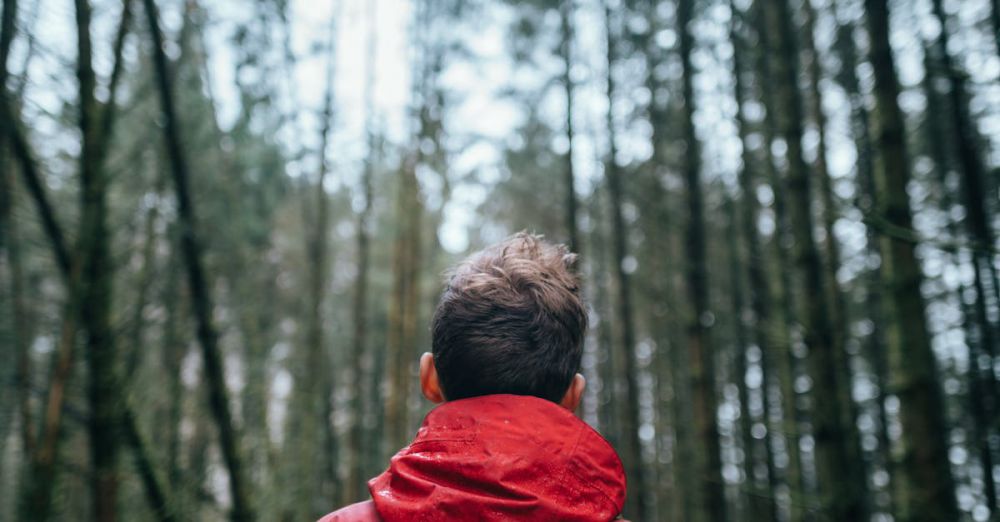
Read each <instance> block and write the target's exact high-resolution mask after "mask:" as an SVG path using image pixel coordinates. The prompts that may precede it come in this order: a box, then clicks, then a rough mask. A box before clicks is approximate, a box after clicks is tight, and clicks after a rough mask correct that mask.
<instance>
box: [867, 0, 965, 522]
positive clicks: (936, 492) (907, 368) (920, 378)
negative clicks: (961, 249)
mask: <svg viewBox="0 0 1000 522" xmlns="http://www.w3.org/2000/svg"><path fill="white" fill-rule="evenodd" d="M865 7H866V8H867V9H866V11H867V23H868V32H869V38H870V41H871V49H870V53H871V63H872V68H873V72H874V77H875V86H874V94H875V108H876V118H875V123H876V126H875V132H874V136H875V143H876V146H877V151H878V160H877V162H876V168H875V172H874V173H875V182H876V186H877V197H876V204H877V207H876V208H877V214H878V218H879V219H880V220H884V221H885V222H887V223H889V224H891V225H892V226H895V227H901V228H902V229H905V230H910V229H911V228H912V211H911V209H910V202H909V199H908V196H907V192H906V185H907V183H908V182H909V178H910V173H909V168H908V165H907V155H906V140H905V135H906V132H905V127H904V122H903V115H902V112H901V111H900V108H899V104H898V102H897V100H898V98H899V84H898V82H897V79H896V71H895V65H894V61H893V57H892V48H891V47H890V45H889V10H888V5H887V1H886V0H865ZM880 250H881V254H882V267H883V272H882V274H883V277H884V284H885V288H886V305H887V313H886V317H887V319H888V323H889V324H888V332H887V341H888V343H887V344H888V349H889V367H890V370H891V372H892V383H891V386H892V391H893V392H894V393H895V394H896V395H897V396H898V397H899V402H900V421H901V423H902V428H903V440H902V441H901V443H902V446H903V458H902V461H901V462H900V464H899V467H898V468H897V469H898V473H897V475H896V476H897V477H898V479H899V480H897V490H898V491H899V496H898V497H897V498H898V506H897V510H898V518H899V519H900V520H904V521H909V520H927V521H931V520H955V519H957V518H958V510H957V507H956V503H955V487H954V482H953V480H952V476H951V469H950V468H949V463H948V444H947V433H948V428H947V425H946V424H945V419H944V412H943V409H942V406H943V401H942V397H941V390H940V389H939V388H938V379H937V361H936V360H935V358H934V352H933V351H932V350H931V342H930V341H931V340H930V335H929V333H928V330H927V318H926V315H925V308H924V299H923V296H922V295H921V293H920V286H921V283H922V281H923V273H922V272H921V269H920V264H919V261H918V260H917V258H916V254H915V252H914V250H915V245H914V244H913V243H911V242H909V241H907V240H905V239H903V238H900V237H897V236H895V235H889V234H883V235H882V237H881V238H880Z"/></svg>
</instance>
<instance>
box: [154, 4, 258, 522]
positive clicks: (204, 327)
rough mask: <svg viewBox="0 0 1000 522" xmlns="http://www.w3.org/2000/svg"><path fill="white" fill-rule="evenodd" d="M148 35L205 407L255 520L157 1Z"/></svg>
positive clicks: (233, 484)
mask: <svg viewBox="0 0 1000 522" xmlns="http://www.w3.org/2000/svg"><path fill="white" fill-rule="evenodd" d="M143 4H144V6H145V10H146V17H147V19H148V23H149V31H150V34H151V36H152V38H153V60H154V65H155V69H156V79H157V87H158V90H159V95H160V104H161V108H162V110H163V113H164V117H165V126H164V134H165V136H164V139H165V140H166V142H167V150H168V156H169V158H170V166H171V174H172V177H173V181H174V187H175V189H176V192H177V206H178V218H179V220H180V239H181V247H182V249H183V255H184V265H185V266H186V268H187V275H188V285H189V287H190V291H191V301H192V308H193V312H194V316H195V320H196V321H197V333H198V341H199V344H200V345H201V349H202V359H203V363H204V367H205V377H206V384H207V385H208V388H209V403H210V406H211V409H212V415H213V416H214V417H215V422H216V424H217V427H218V430H219V444H220V446H221V449H222V456H223V460H224V462H225V465H226V468H227V470H228V472H229V491H230V496H231V500H232V506H233V510H232V514H231V515H232V519H233V520H234V521H236V522H241V521H248V520H252V519H253V514H252V511H251V507H250V497H249V491H248V488H247V482H246V478H245V476H244V472H243V460H242V458H241V455H240V449H239V436H238V434H237V431H236V426H235V425H234V423H233V419H232V414H231V413H230V410H229V408H230V405H229V393H228V391H227V390H226V381H225V376H226V373H225V369H224V368H223V360H222V354H221V351H220V349H219V346H218V334H217V333H216V331H215V326H214V325H213V324H212V309H213V306H212V300H211V296H210V294H209V285H208V282H207V280H206V276H205V273H204V271H203V268H202V260H201V250H200V245H199V244H198V238H197V234H196V217H195V214H194V207H193V202H192V200H191V194H190V189H189V179H190V175H189V171H188V166H187V159H186V158H185V156H184V152H183V150H182V148H181V142H180V132H181V131H180V128H179V122H178V120H177V112H176V109H175V105H174V98H173V91H172V79H171V77H170V73H169V71H168V64H167V57H166V54H165V52H164V47H163V46H164V39H163V32H162V30H161V29H160V24H159V21H158V14H157V10H156V4H155V0H144V1H143Z"/></svg>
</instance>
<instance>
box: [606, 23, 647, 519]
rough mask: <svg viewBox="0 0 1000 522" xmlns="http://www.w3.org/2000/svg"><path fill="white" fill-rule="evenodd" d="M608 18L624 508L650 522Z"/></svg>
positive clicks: (612, 36)
mask: <svg viewBox="0 0 1000 522" xmlns="http://www.w3.org/2000/svg"><path fill="white" fill-rule="evenodd" d="M604 8H605V18H606V23H607V35H606V36H607V69H608V70H607V95H608V113H607V124H608V133H609V136H608V140H609V151H608V159H607V164H606V167H605V170H606V177H607V183H608V191H609V195H610V202H611V219H612V231H611V233H612V235H613V236H614V237H613V238H612V243H613V248H614V255H613V256H612V260H613V262H614V270H613V273H614V276H615V283H616V285H615V286H616V290H617V310H616V318H617V322H618V324H619V329H620V343H621V344H620V349H621V351H622V353H623V356H622V358H623V359H624V368H622V369H623V370H624V372H625V382H626V394H625V412H624V413H625V415H624V418H623V420H624V425H623V427H622V434H623V437H622V441H621V442H622V448H623V451H622V453H621V454H622V462H623V463H624V465H625V472H626V474H627V476H628V478H629V483H630V484H632V487H631V491H632V494H631V495H629V498H628V501H627V503H626V506H625V513H626V516H627V517H629V518H631V519H634V520H636V521H637V522H648V521H649V520H651V518H650V514H651V513H650V506H649V501H648V498H649V487H648V483H647V482H646V471H645V467H644V466H643V462H642V445H641V441H640V439H639V422H640V419H639V375H638V373H639V368H638V364H637V362H636V356H635V327H634V324H633V316H632V288H631V283H630V281H629V275H628V273H627V272H626V271H625V266H624V263H625V260H626V257H627V256H628V250H627V234H628V228H627V227H626V226H625V216H624V214H623V212H622V200H623V198H624V196H623V187H622V180H621V169H620V168H619V166H618V162H617V160H616V158H615V156H616V155H617V153H618V149H617V143H616V136H615V134H616V133H615V130H614V129H615V126H614V119H613V116H612V115H613V114H614V111H613V106H614V98H615V95H616V90H615V80H614V73H613V69H614V66H615V63H616V62H617V60H618V50H617V46H618V44H617V42H616V38H618V35H617V33H616V32H615V31H614V28H613V21H612V20H613V18H612V14H611V8H610V6H609V5H608V4H607V3H605V6H604Z"/></svg>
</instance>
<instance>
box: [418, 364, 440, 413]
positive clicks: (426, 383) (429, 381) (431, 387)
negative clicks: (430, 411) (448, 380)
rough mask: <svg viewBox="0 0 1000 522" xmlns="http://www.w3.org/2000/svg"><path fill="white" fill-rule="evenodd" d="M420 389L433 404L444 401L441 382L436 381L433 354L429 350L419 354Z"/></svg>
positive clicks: (436, 375) (436, 374)
mask: <svg viewBox="0 0 1000 522" xmlns="http://www.w3.org/2000/svg"><path fill="white" fill-rule="evenodd" d="M420 390H421V391H422V392H424V397H427V400H429V401H431V402H433V403H434V404H438V403H441V402H444V393H442V392H441V382H440V381H438V372H437V368H435V367H434V356H433V355H431V353H430V352H424V354H423V355H421V356H420Z"/></svg>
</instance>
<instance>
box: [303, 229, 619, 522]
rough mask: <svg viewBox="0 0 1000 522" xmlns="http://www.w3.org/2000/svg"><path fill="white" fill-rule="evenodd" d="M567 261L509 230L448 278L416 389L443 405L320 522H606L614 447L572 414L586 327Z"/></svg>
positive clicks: (614, 500) (615, 479)
mask: <svg viewBox="0 0 1000 522" xmlns="http://www.w3.org/2000/svg"><path fill="white" fill-rule="evenodd" d="M575 257H576V256H575V255H573V254H570V253H569V252H568V250H567V249H566V248H565V247H563V246H562V245H558V246H555V245H551V244H548V243H546V242H544V241H542V239H541V237H539V236H534V235H529V234H525V233H521V234H517V235H515V236H513V237H511V238H508V239H507V240H506V241H503V242H502V243H500V244H497V245H494V246H492V247H490V248H487V249H485V250H483V251H481V252H478V253H476V254H474V255H472V256H471V257H469V258H468V259H466V260H465V261H463V262H462V263H460V264H459V265H458V266H457V267H456V268H455V269H454V271H453V272H452V274H451V276H450V278H449V280H448V284H447V287H446V288H445V290H444V294H443V295H442V296H441V301H440V302H439V304H438V307H437V310H436V311H435V313H434V319H433V324H432V327H431V333H432V353H425V354H423V356H422V357H421V358H420V387H421V390H422V391H423V394H424V396H425V397H426V398H427V399H428V400H430V401H431V402H434V403H440V406H437V407H436V408H434V409H433V410H432V411H431V412H430V413H428V414H427V417H426V418H425V419H424V422H423V425H422V426H421V427H420V430H419V431H418V432H417V436H416V438H415V439H414V441H413V442H412V443H410V445H409V446H407V447H405V448H403V449H402V450H400V451H399V453H397V454H396V456H394V457H393V458H392V460H391V462H390V464H389V469H388V470H386V471H385V472H384V473H382V474H381V475H379V476H378V477H375V478H374V479H372V480H371V481H369V482H368V489H369V491H370V492H371V495H372V500H369V501H366V502H361V503H358V504H353V505H351V506H348V507H346V508H343V509H341V510H339V511H335V512H333V513H331V514H329V515H327V516H325V517H323V518H322V519H321V520H320V522H372V521H382V522H404V521H437V520H469V521H501V520H523V521H558V520H573V521H583V522H589V521H593V522H606V521H609V520H612V519H614V518H615V517H616V516H617V515H619V513H621V510H622V506H623V504H624V502H625V474H624V471H623V469H622V465H621V461H620V460H619V459H618V455H617V454H616V453H615V451H614V449H613V448H612V447H611V445H610V444H608V442H607V441H605V440H604V439H603V438H602V437H601V436H600V435H598V434H597V432H595V431H594V430H592V429H591V428H590V427H589V426H587V425H586V424H585V423H584V422H583V421H581V420H579V419H577V418H576V417H575V416H574V415H573V411H575V410H576V408H577V406H578V405H579V404H580V398H581V396H582V394H583V388H584V385H585V382H584V379H583V376H582V375H580V374H579V373H577V371H578V370H579V367H580V358H581V355H582V351H583V337H584V333H585V331H586V329H587V314H586V309H585V307H584V304H583V301H582V300H581V298H580V294H579V286H578V280H577V278H576V276H575V275H574V274H573V272H572V270H571V268H570V267H571V265H572V263H573V261H574V260H575Z"/></svg>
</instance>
